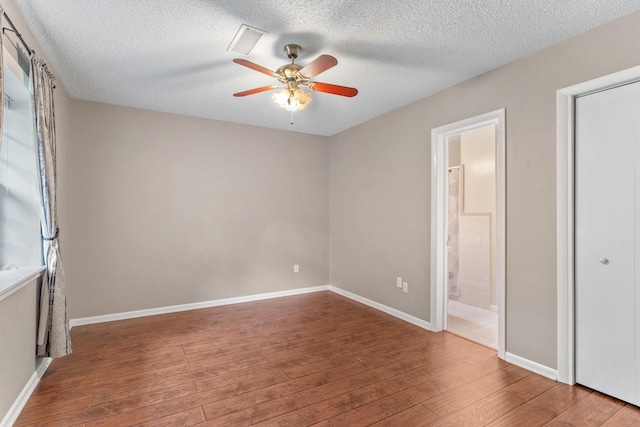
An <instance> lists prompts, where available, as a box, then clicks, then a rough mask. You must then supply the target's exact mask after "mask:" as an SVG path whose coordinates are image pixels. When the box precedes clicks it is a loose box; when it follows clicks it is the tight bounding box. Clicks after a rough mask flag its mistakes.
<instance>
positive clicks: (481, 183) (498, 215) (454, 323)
mask: <svg viewBox="0 0 640 427" xmlns="http://www.w3.org/2000/svg"><path fill="white" fill-rule="evenodd" d="M504 118H505V111H504V110H498V111H494V112H491V113H487V114H484V115H481V116H478V117H474V118H471V119H468V120H464V121H461V122H457V123H453V124H450V125H447V126H443V127H440V128H437V129H434V130H433V131H432V139H431V142H432V145H431V146H432V153H431V155H432V184H431V185H432V223H431V230H432V248H431V250H432V252H431V258H432V266H433V268H432V270H431V271H432V275H431V329H432V330H434V331H441V330H444V329H446V330H449V331H450V332H453V333H455V334H457V335H461V336H463V337H465V338H467V339H470V340H472V341H476V342H479V343H481V344H484V345H487V346H491V347H493V348H496V349H497V350H498V356H499V357H500V358H504V355H505V333H504V331H505V322H504V314H505V305H504V302H505V297H504V265H505V252H504V247H505V243H504V239H505V217H504V213H505V134H504V129H505V128H504V126H505V124H504V122H505V121H504Z"/></svg>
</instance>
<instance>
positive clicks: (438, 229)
mask: <svg viewBox="0 0 640 427" xmlns="http://www.w3.org/2000/svg"><path fill="white" fill-rule="evenodd" d="M505 117H506V112H505V109H504V108H502V109H500V110H496V111H491V112H489V113H485V114H481V115H479V116H476V117H471V118H469V119H465V120H461V121H459V122H455V123H451V124H448V125H446V126H441V127H438V128H435V129H432V130H431V319H430V320H431V330H432V331H434V332H439V331H441V330H443V329H445V328H446V326H447V316H446V309H445V305H446V303H447V301H446V298H447V292H446V288H447V276H448V275H447V274H446V272H447V256H446V255H447V249H446V246H447V228H448V226H447V209H448V200H447V195H448V191H447V188H446V185H447V170H448V166H449V165H448V163H449V162H448V160H449V152H448V151H449V150H448V147H447V138H448V137H449V136H451V135H455V134H458V133H462V132H465V131H468V130H472V129H477V128H481V127H485V126H490V125H495V126H496V139H497V144H496V270H495V271H496V285H497V298H498V357H500V358H501V359H504V357H505V342H506V334H505V331H506V328H505V313H506V307H505V304H506V297H505V295H506V294H505V239H506V226H505V225H506V215H505V214H506V209H505V206H506V204H505V195H506V166H505V141H506V134H505V130H506V125H505Z"/></svg>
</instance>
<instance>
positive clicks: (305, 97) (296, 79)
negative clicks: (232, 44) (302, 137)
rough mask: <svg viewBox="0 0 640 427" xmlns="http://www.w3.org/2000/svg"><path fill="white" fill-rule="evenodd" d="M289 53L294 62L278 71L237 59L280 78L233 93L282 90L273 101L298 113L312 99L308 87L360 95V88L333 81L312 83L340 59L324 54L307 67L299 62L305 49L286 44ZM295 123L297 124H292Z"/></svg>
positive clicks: (238, 61)
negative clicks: (299, 56)
mask: <svg viewBox="0 0 640 427" xmlns="http://www.w3.org/2000/svg"><path fill="white" fill-rule="evenodd" d="M284 50H285V52H287V56H288V57H289V59H291V64H285V65H283V66H281V67H279V68H278V69H277V70H276V71H271V70H269V69H267V68H265V67H262V66H260V65H258V64H255V63H253V62H251V61H247V60H246V59H234V60H233V62H235V63H236V64H240V65H243V66H245V67H247V68H251V69H252V70H255V71H258V72H260V73H263V74H266V75H268V76H270V77H273V78H275V79H277V80H278V82H279V84H273V85H268V86H262V87H259V88H255V89H250V90H246V91H244V92H238V93H234V94H233V96H247V95H253V94H255V93H260V92H266V91H268V90H273V89H280V90H279V91H277V92H274V93H273V94H272V95H271V98H272V99H273V102H275V104H276V105H278V106H279V107H282V108H284V109H286V110H287V111H290V112H292V113H293V112H294V111H300V110H303V109H304V108H305V107H306V106H307V105H309V103H310V102H311V93H310V92H305V91H304V90H303V88H307V89H309V90H311V91H315V92H324V93H330V94H332V95H340V96H347V97H353V96H356V95H357V94H358V89H355V88H352V87H347V86H339V85H333V84H329V83H320V82H312V81H311V79H312V78H313V77H315V76H317V75H318V74H320V73H323V72H325V71H327V70H328V69H329V68H331V67H334V66H336V65H337V64H338V60H337V59H336V58H334V57H333V56H331V55H320V56H319V57H318V58H316V59H314V60H313V61H311V63H309V64H308V65H306V66H304V67H303V66H302V65H298V64H296V63H295V60H296V58H298V54H299V53H300V52H301V51H302V48H301V47H300V46H298V45H297V44H288V45H286V46H285V47H284ZM292 124H293V123H292Z"/></svg>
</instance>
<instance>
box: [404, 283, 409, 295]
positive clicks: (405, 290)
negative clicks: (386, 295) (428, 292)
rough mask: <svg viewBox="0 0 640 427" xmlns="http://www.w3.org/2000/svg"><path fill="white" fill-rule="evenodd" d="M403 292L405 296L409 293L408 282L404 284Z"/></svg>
mask: <svg viewBox="0 0 640 427" xmlns="http://www.w3.org/2000/svg"><path fill="white" fill-rule="evenodd" d="M402 292H404V293H405V294H408V293H409V284H408V283H407V282H402Z"/></svg>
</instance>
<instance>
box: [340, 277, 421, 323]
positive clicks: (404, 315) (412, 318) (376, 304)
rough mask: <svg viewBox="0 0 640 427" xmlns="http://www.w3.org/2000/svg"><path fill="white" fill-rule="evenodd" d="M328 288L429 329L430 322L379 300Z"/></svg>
mask: <svg viewBox="0 0 640 427" xmlns="http://www.w3.org/2000/svg"><path fill="white" fill-rule="evenodd" d="M329 290H330V291H331V292H335V293H336V294H339V295H342V296H343V297H347V298H349V299H352V300H354V301H358V302H360V303H362V304H364V305H368V306H369V307H372V308H375V309H376V310H380V311H383V312H385V313H387V314H390V315H392V316H394V317H397V318H398V319H402V320H404V321H405V322H409V323H411V324H414V325H416V326H419V327H421V328H423V329H426V330H428V331H430V330H431V323H429V322H427V321H425V320H422V319H418V318H417V317H415V316H412V315H410V314H407V313H404V312H402V311H400V310H396V309H395V308H391V307H389V306H386V305H384V304H380V303H379V302H375V301H372V300H370V299H367V298H364V297H361V296H360V295H356V294H354V293H351V292H349V291H345V290H344V289H340V288H336V287H335V286H332V285H330V286H329Z"/></svg>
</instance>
